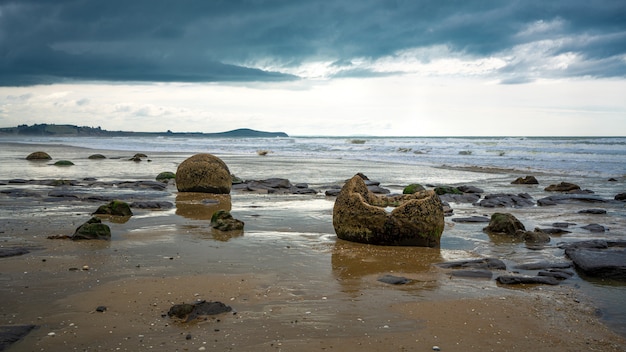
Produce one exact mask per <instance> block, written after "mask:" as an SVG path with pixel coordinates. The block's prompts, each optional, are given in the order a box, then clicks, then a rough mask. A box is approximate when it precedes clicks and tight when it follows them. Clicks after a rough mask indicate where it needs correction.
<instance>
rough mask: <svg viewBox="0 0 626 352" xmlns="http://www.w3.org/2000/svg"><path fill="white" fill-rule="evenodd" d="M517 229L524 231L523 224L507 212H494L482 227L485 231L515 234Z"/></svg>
mask: <svg viewBox="0 0 626 352" xmlns="http://www.w3.org/2000/svg"><path fill="white" fill-rule="evenodd" d="M518 230H522V231H526V228H525V227H524V224H522V222H521V221H519V220H518V219H517V218H516V217H515V216H513V215H512V214H509V213H494V214H492V215H491V220H490V221H489V225H488V226H487V227H485V228H484V229H483V231H485V232H487V233H495V234H507V235H511V236H515V235H516V234H517V231H518Z"/></svg>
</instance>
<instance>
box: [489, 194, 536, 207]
mask: <svg viewBox="0 0 626 352" xmlns="http://www.w3.org/2000/svg"><path fill="white" fill-rule="evenodd" d="M477 205H479V206H481V207H485V208H496V207H515V208H519V207H530V206H533V205H535V203H534V202H533V197H532V196H530V195H529V194H528V193H519V194H509V193H496V194H488V195H486V196H485V198H484V199H483V200H481V201H480V202H478V203H477Z"/></svg>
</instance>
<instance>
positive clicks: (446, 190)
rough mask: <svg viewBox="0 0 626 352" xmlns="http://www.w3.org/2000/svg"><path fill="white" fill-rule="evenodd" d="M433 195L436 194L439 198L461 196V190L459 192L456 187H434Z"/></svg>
mask: <svg viewBox="0 0 626 352" xmlns="http://www.w3.org/2000/svg"><path fill="white" fill-rule="evenodd" d="M435 193H437V195H439V196H441V195H444V194H463V192H461V190H459V189H458V188H456V187H451V186H439V187H435Z"/></svg>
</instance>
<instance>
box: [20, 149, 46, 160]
mask: <svg viewBox="0 0 626 352" xmlns="http://www.w3.org/2000/svg"><path fill="white" fill-rule="evenodd" d="M50 159H52V157H51V156H50V154H48V153H46V152H41V151H39V152H34V153H30V154H28V156H27V157H26V160H50Z"/></svg>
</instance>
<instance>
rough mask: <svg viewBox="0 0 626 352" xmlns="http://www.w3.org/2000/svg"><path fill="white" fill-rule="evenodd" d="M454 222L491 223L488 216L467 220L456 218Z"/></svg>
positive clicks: (468, 218)
mask: <svg viewBox="0 0 626 352" xmlns="http://www.w3.org/2000/svg"><path fill="white" fill-rule="evenodd" d="M452 221H454V222H460V223H484V222H489V221H490V220H489V218H488V217H486V216H470V217H466V218H454V219H452Z"/></svg>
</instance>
